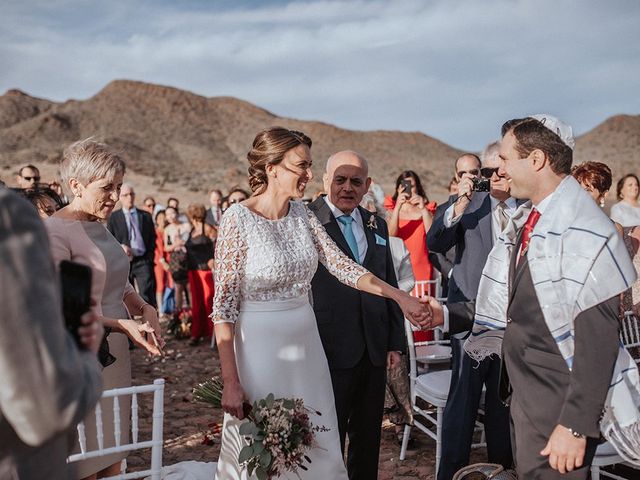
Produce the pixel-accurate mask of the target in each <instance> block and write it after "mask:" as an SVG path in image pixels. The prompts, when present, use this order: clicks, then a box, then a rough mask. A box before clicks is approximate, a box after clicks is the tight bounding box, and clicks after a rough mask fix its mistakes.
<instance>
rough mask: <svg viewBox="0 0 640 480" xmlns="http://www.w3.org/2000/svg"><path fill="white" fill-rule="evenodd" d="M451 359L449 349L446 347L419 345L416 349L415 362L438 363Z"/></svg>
mask: <svg viewBox="0 0 640 480" xmlns="http://www.w3.org/2000/svg"><path fill="white" fill-rule="evenodd" d="M450 358H451V347H450V346H448V345H420V346H417V347H416V362H421V363H439V362H446V361H448V360H449V359H450Z"/></svg>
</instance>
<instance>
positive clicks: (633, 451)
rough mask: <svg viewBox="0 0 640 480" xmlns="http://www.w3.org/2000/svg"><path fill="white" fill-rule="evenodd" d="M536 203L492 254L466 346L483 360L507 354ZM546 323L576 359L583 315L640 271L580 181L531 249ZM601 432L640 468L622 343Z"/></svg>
mask: <svg viewBox="0 0 640 480" xmlns="http://www.w3.org/2000/svg"><path fill="white" fill-rule="evenodd" d="M530 211H531V202H527V203H525V204H523V205H521V206H520V208H518V210H517V211H516V213H515V214H514V215H513V216H512V217H511V219H510V220H509V223H508V225H507V227H506V228H505V230H504V231H503V232H502V234H501V235H500V236H499V237H498V240H497V242H496V244H495V245H494V247H493V249H492V250H491V252H490V253H489V257H488V259H487V263H486V264H485V267H484V270H483V272H482V278H481V280H480V285H479V288H478V296H477V300H476V317H475V320H474V325H473V329H472V332H471V335H470V336H469V338H468V339H467V341H466V342H465V345H464V349H465V351H466V352H467V354H469V356H470V357H471V358H473V359H475V360H477V361H480V360H482V359H483V358H485V357H487V356H489V355H493V354H495V355H500V354H501V348H502V337H503V334H504V330H505V328H506V325H507V323H506V319H507V306H508V303H509V285H508V282H509V263H510V261H511V254H512V252H513V249H514V248H517V245H516V242H517V238H518V231H519V230H520V229H521V228H522V226H523V225H524V223H525V222H526V220H527V217H528V216H529V212H530ZM526 255H527V260H528V263H529V269H530V271H531V278H532V280H533V285H534V288H535V292H536V296H537V298H538V302H539V304H540V307H541V310H542V314H543V316H544V320H545V323H546V324H547V327H548V328H549V332H551V335H552V336H553V338H554V340H555V341H556V343H557V345H558V349H559V350H560V353H561V354H562V356H563V358H564V359H565V361H566V362H567V366H568V367H569V370H571V367H572V364H573V354H574V321H575V319H576V317H577V316H578V314H579V313H580V312H582V311H584V310H587V309H588V308H591V307H593V306H595V305H598V304H600V303H602V302H604V301H605V300H608V299H610V298H612V297H614V296H616V295H618V294H620V293H621V292H623V291H624V290H626V289H628V288H629V287H630V286H631V284H632V283H633V282H634V281H635V279H636V272H635V269H634V267H633V264H632V263H631V259H630V258H629V254H628V253H627V250H626V249H625V246H624V242H623V239H622V238H621V236H620V235H619V234H618V232H617V230H616V229H615V226H614V225H613V222H611V220H609V218H607V217H606V215H605V214H604V213H603V212H602V211H601V210H600V208H599V207H598V206H597V205H596V203H595V202H594V201H593V200H592V199H591V197H590V196H589V194H588V193H586V192H585V191H584V190H583V189H582V187H580V185H579V184H578V182H577V181H576V180H575V179H574V178H573V177H571V176H567V177H566V178H564V179H563V180H562V182H561V183H560V185H559V186H558V188H557V189H556V191H555V192H554V193H553V197H552V198H551V201H550V202H549V204H548V206H547V207H546V209H545V211H544V213H543V214H542V216H541V217H540V220H539V221H538V223H537V224H536V226H535V228H534V230H533V233H532V235H531V240H530V242H529V249H528V251H527V253H526ZM600 430H601V432H602V434H603V435H604V437H605V438H606V439H607V440H609V442H611V444H612V445H613V446H614V447H615V449H616V450H617V451H618V453H619V454H620V456H621V457H623V458H624V459H625V460H627V461H629V462H631V463H634V464H636V465H640V378H639V375H638V367H637V365H636V364H635V362H634V361H633V359H632V358H631V356H630V355H629V353H628V352H627V351H626V350H625V349H624V347H623V345H622V344H620V349H619V352H618V357H617V359H616V364H615V367H614V372H613V378H612V380H611V384H610V387H609V391H608V393H607V397H606V400H605V406H604V414H603V417H602V419H601V421H600Z"/></svg>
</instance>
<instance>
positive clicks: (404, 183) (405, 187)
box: [400, 180, 411, 195]
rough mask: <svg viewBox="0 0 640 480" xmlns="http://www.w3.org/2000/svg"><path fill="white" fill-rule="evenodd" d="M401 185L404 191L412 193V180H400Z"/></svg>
mask: <svg viewBox="0 0 640 480" xmlns="http://www.w3.org/2000/svg"><path fill="white" fill-rule="evenodd" d="M400 185H402V192H403V193H406V194H407V195H411V182H410V181H409V180H400Z"/></svg>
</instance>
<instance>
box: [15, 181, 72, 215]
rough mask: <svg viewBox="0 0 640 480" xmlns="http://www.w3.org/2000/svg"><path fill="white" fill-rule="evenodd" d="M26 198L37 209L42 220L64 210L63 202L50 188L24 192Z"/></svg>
mask: <svg viewBox="0 0 640 480" xmlns="http://www.w3.org/2000/svg"><path fill="white" fill-rule="evenodd" d="M23 195H24V197H25V198H26V199H27V200H29V202H31V204H32V205H33V206H34V207H36V210H37V211H38V215H40V218H43V219H44V218H47V217H50V216H51V215H53V214H54V213H56V212H57V211H58V210H59V209H61V208H62V200H61V199H60V197H59V196H58V194H57V193H56V192H54V191H53V190H52V189H50V188H48V187H44V188H35V189H29V190H23Z"/></svg>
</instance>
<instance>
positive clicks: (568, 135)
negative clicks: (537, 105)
mask: <svg viewBox="0 0 640 480" xmlns="http://www.w3.org/2000/svg"><path fill="white" fill-rule="evenodd" d="M529 117H530V118H535V119H536V120H538V121H539V122H540V123H542V124H543V125H544V126H545V127H547V128H548V129H549V130H551V131H552V132H553V133H555V134H556V135H558V136H559V137H560V140H562V142H563V143H564V144H565V145H566V146H567V147H569V148H570V149H571V150H573V148H574V147H575V146H576V142H575V140H574V139H573V130H572V129H571V127H570V126H569V125H567V124H566V123H564V122H563V121H562V120H559V119H557V118H556V117H554V116H551V115H547V114H546V113H538V114H536V115H529Z"/></svg>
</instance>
